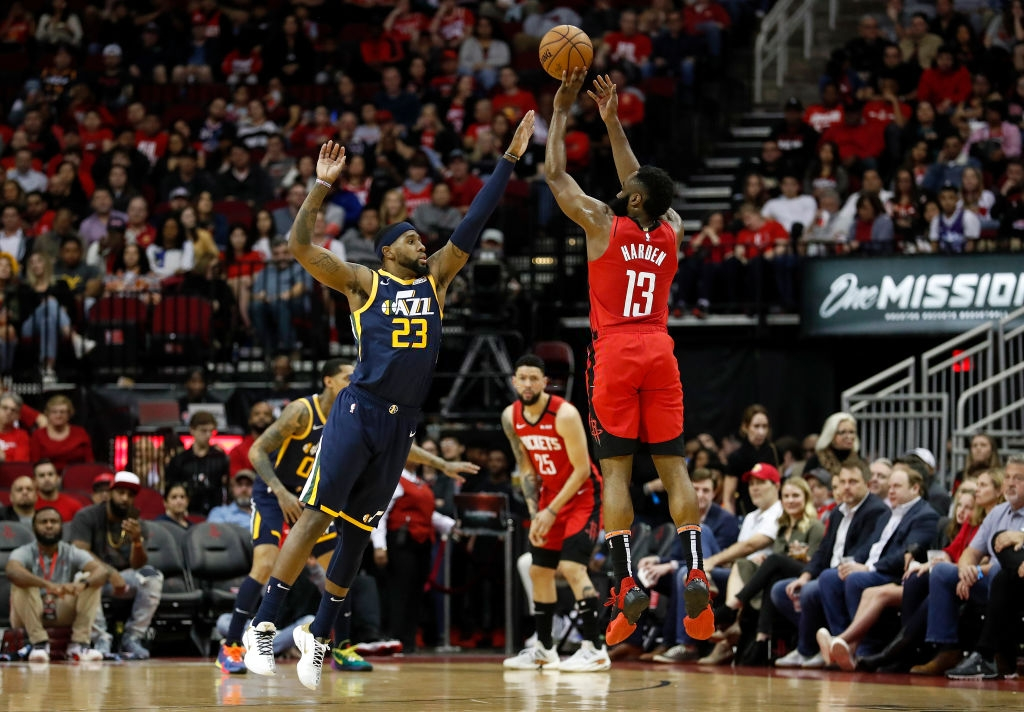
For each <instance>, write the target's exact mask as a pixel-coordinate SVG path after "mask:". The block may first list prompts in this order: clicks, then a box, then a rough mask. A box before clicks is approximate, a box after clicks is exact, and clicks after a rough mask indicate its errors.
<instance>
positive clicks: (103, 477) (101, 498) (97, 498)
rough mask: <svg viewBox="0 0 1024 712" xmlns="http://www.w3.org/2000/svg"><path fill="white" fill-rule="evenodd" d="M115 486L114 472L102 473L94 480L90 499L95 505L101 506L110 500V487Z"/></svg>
mask: <svg viewBox="0 0 1024 712" xmlns="http://www.w3.org/2000/svg"><path fill="white" fill-rule="evenodd" d="M112 484H114V473H113V472H101V473H100V474H98V475H96V476H95V477H94V478H93V479H92V490H91V492H90V494H89V499H91V500H92V503H93V504H101V503H103V502H108V501H109V500H110V486H111V485H112Z"/></svg>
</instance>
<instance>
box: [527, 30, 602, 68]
mask: <svg viewBox="0 0 1024 712" xmlns="http://www.w3.org/2000/svg"><path fill="white" fill-rule="evenodd" d="M593 61H594V43H593V42H591V41H590V38H589V37H587V33H586V32H584V31H583V30H581V29H580V28H578V27H575V26H573V25H559V26H558V27H552V28H551V29H550V30H548V32H547V34H545V35H544V37H543V38H542V39H541V41H540V64H541V66H542V67H544V71H545V72H547V73H548V74H550V75H551V76H553V77H554V78H555V79H557V80H559V81H561V80H562V72H568V73H569V74H572V71H573V70H574V69H576V68H577V67H581V68H582V69H588V68H589V67H590V63H591V62H593Z"/></svg>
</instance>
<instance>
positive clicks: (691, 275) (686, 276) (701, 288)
mask: <svg viewBox="0 0 1024 712" xmlns="http://www.w3.org/2000/svg"><path fill="white" fill-rule="evenodd" d="M734 246H735V237H733V235H732V234H731V233H728V232H726V231H725V216H724V215H722V213H711V214H710V215H709V216H708V217H707V220H706V221H705V223H704V227H703V228H701V231H700V232H699V233H697V235H696V236H694V237H693V239H691V240H690V243H689V244H688V245H687V246H686V259H685V260H680V262H679V277H678V280H679V281H678V285H679V291H678V293H677V295H678V298H677V302H676V308H677V309H680V310H684V311H685V309H686V307H687V305H688V304H693V305H694V307H693V310H692V313H693V315H694V316H695V317H697V318H698V319H703V318H704V317H706V316H707V315H708V312H709V311H710V310H711V295H712V289H713V287H714V285H715V282H716V281H717V279H718V273H719V271H720V270H721V267H722V262H723V261H724V260H725V257H726V256H727V255H730V254H731V253H732V251H733V249H734Z"/></svg>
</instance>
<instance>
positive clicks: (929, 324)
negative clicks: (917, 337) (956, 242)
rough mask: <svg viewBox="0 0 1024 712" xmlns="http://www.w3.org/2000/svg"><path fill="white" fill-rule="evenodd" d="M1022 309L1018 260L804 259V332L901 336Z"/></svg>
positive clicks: (1023, 264)
mask: <svg viewBox="0 0 1024 712" xmlns="http://www.w3.org/2000/svg"><path fill="white" fill-rule="evenodd" d="M1021 306H1024V254H999V255H995V254H985V255H970V254H964V255H907V256H901V257H888V258H885V257H853V258H840V259H821V260H808V261H807V262H805V263H804V279H803V305H802V318H801V323H802V325H803V330H804V333H805V334H808V335H811V336H822V335H842V336H852V335H861V334H864V335H874V336H885V335H893V336H906V335H913V334H954V333H960V332H962V331H966V330H967V329H970V328H972V327H975V326H978V325H979V324H982V323H984V322H987V321H991V320H992V319H998V318H1001V317H1003V316H1005V315H1006V314H1007V313H1009V312H1011V311H1013V310H1014V309H1017V308H1019V307H1021Z"/></svg>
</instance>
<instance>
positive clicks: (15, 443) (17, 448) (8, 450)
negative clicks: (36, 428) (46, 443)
mask: <svg viewBox="0 0 1024 712" xmlns="http://www.w3.org/2000/svg"><path fill="white" fill-rule="evenodd" d="M0 449H2V450H3V451H4V462H31V461H32V454H31V452H30V449H29V444H28V433H27V432H26V431H24V430H22V429H21V428H11V429H10V430H7V431H5V432H2V433H0Z"/></svg>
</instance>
